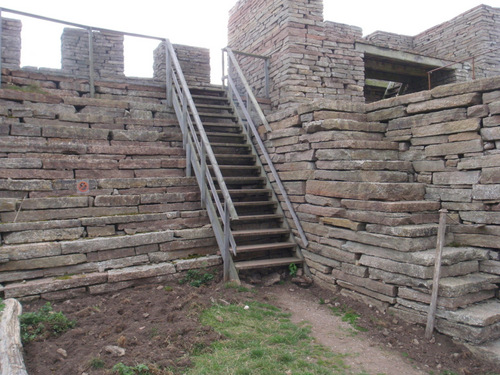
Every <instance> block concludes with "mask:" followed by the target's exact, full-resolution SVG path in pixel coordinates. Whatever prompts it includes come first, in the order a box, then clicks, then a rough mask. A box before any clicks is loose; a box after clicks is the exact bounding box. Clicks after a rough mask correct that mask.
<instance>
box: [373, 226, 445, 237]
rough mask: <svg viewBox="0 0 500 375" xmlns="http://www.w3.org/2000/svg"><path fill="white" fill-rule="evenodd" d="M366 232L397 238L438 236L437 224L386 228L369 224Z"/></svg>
mask: <svg viewBox="0 0 500 375" xmlns="http://www.w3.org/2000/svg"><path fill="white" fill-rule="evenodd" d="M366 231H367V232H371V233H380V234H386V235H389V236H396V237H429V236H435V235H436V234H437V225H436V224H423V225H402V226H384V225H376V224H368V225H367V226H366Z"/></svg>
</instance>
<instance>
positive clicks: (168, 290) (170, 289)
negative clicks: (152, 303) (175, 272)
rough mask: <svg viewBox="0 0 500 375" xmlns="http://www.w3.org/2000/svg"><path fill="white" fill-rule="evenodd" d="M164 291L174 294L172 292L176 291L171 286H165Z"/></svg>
mask: <svg viewBox="0 0 500 375" xmlns="http://www.w3.org/2000/svg"><path fill="white" fill-rule="evenodd" d="M163 290H164V291H165V292H172V291H173V290H174V288H172V287H171V286H169V285H165V286H164V287H163Z"/></svg>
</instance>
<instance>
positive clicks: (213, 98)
mask: <svg viewBox="0 0 500 375" xmlns="http://www.w3.org/2000/svg"><path fill="white" fill-rule="evenodd" d="M191 96H192V98H193V100H194V101H195V103H197V102H198V101H200V100H201V101H202V100H209V101H219V102H220V101H225V102H227V103H228V102H229V101H228V99H227V96H211V95H201V94H197V95H191Z"/></svg>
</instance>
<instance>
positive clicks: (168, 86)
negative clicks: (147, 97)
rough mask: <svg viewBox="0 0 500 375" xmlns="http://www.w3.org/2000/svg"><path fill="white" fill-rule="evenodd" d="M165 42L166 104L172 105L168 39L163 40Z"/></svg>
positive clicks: (170, 62)
mask: <svg viewBox="0 0 500 375" xmlns="http://www.w3.org/2000/svg"><path fill="white" fill-rule="evenodd" d="M164 43H165V89H166V90H167V106H168V107H172V105H173V97H172V94H173V92H172V90H173V89H174V88H173V87H172V56H171V55H170V48H169V43H170V42H169V41H168V40H167V39H165V40H164Z"/></svg>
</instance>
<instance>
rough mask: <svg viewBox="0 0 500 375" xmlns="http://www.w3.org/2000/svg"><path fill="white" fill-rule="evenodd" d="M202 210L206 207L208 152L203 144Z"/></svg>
mask: <svg viewBox="0 0 500 375" xmlns="http://www.w3.org/2000/svg"><path fill="white" fill-rule="evenodd" d="M200 161H201V208H205V207H206V189H207V188H206V186H207V184H206V178H207V151H206V147H205V143H202V144H201V160H200Z"/></svg>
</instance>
